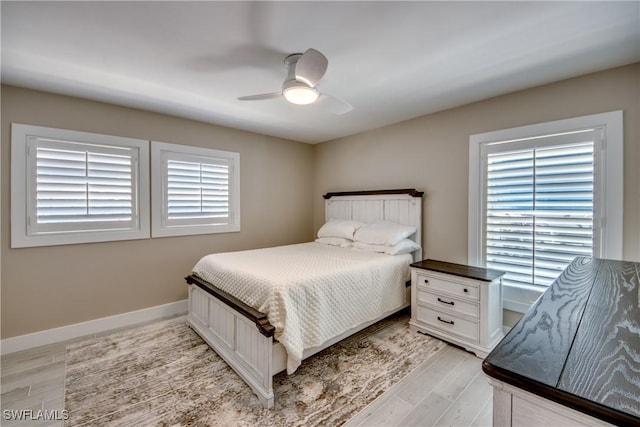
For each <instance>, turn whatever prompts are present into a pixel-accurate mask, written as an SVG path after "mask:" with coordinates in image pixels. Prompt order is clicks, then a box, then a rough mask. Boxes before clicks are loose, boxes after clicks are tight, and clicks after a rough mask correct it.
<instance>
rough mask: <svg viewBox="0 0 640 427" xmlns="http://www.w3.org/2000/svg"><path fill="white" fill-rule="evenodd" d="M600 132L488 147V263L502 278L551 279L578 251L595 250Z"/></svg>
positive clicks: (525, 282)
mask: <svg viewBox="0 0 640 427" xmlns="http://www.w3.org/2000/svg"><path fill="white" fill-rule="evenodd" d="M598 135H599V132H597V131H596V130H586V131H581V132H574V133H569V134H563V135H549V136H544V137H539V138H533V139H527V140H522V141H511V142H509V143H504V142H500V143H495V144H489V145H488V146H487V148H486V162H487V164H486V165H487V168H486V174H487V175H486V184H487V192H486V218H485V219H486V221H485V227H486V233H485V262H486V266H487V267H488V268H495V269H498V270H502V271H506V272H507V274H506V275H505V279H504V283H505V284H510V285H516V286H531V285H533V286H541V287H547V286H549V285H550V284H551V283H552V282H553V281H554V280H555V279H556V277H558V275H559V274H560V273H561V272H562V271H563V270H564V269H565V268H566V267H567V265H568V264H569V263H570V262H571V261H572V260H573V259H574V258H575V257H576V256H594V255H595V254H594V247H595V242H594V198H595V189H594V162H595V146H596V144H597V143H598Z"/></svg>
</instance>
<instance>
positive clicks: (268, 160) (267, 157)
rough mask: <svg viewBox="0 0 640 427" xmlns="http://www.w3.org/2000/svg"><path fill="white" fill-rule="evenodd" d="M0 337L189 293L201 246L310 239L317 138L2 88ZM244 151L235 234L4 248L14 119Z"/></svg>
mask: <svg viewBox="0 0 640 427" xmlns="http://www.w3.org/2000/svg"><path fill="white" fill-rule="evenodd" d="M1 90H2V92H1V97H2V105H1V108H2V128H1V131H2V155H1V161H2V168H1V169H2V170H1V173H2V176H1V183H2V199H1V207H2V211H1V212H2V214H1V219H2V224H1V226H2V241H1V245H2V248H1V249H2V251H1V254H2V272H1V274H2V288H1V291H2V294H1V296H2V306H1V310H2V334H1V336H2V338H9V337H12V336H16V335H22V334H26V333H30V332H36V331H41V330H46V329H50V328H54V327H58V326H63V325H69V324H74V323H78V322H82V321H87V320H91V319H96V318H100V317H105V316H110V315H114V314H119V313H125V312H129V311H133V310H138V309H142V308H147V307H153V306H156V305H160V304H165V303H170V302H174V301H179V300H182V299H184V298H186V296H187V293H186V284H185V283H184V280H183V277H184V276H185V275H186V274H188V273H189V271H190V269H191V267H193V265H194V263H195V262H196V261H197V260H198V259H199V258H200V257H201V256H203V255H204V254H207V253H213V252H222V251H231V250H241V249H249V248H256V247H265V246H272V245H279V244H288V243H297V242H302V241H308V240H310V239H311V237H312V228H313V225H312V219H311V218H312V200H311V198H312V189H313V187H312V185H313V181H312V180H313V173H312V170H313V157H314V154H313V146H311V145H307V144H303V143H299V142H294V141H286V140H282V139H278V138H272V137H268V136H263V135H258V134H254V133H249V132H243V131H238V130H234V129H229V128H224V127H220V126H214V125H210V124H205V123H201V122H196V121H190V120H186V119H180V118H176V117H171V116H165V115H161V114H156V113H151V112H145V111H140V110H134V109H130V108H124V107H118V106H114V105H109V104H102V103H98V102H92V101H87V100H81V99H77V98H71V97H64V96H58V95H53V94H49V93H44V92H38V91H31V90H25V89H20V88H16V87H7V86H3V87H2V88H1ZM12 122H15V123H25V124H31V125H39V126H50V127H58V128H64V129H72V130H78V131H86V132H97V133H104V134H111V135H118V136H125V137H133V138H143V139H148V140H156V141H162V142H170V143H176V144H186V145H194V146H203V147H210V148H216V149H222V150H230V151H236V152H239V153H240V170H241V177H240V180H241V222H242V231H241V232H239V233H227V234H208V235H201V236H187V237H168V238H159V239H144V240H133V241H123V242H108V243H94V244H80V245H66V246H53V247H41V248H25V249H11V248H10V247H9V246H10V223H9V221H10V207H9V199H10V197H9V196H10V186H9V184H10V168H9V163H10V123H12Z"/></svg>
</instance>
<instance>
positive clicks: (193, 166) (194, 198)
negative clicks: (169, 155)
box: [166, 159, 231, 224]
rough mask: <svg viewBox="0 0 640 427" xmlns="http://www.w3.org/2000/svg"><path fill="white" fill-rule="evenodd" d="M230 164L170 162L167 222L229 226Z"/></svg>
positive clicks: (223, 162) (210, 161) (211, 161)
mask: <svg viewBox="0 0 640 427" xmlns="http://www.w3.org/2000/svg"><path fill="white" fill-rule="evenodd" d="M230 170H231V167H230V164H229V161H228V160H220V161H215V160H213V159H211V160H209V161H208V162H207V163H203V162H187V161H178V160H168V161H167V204H166V207H167V213H166V216H167V220H168V221H170V222H173V223H174V224H180V223H192V222H195V221H197V222H204V223H209V222H218V223H228V222H229V217H230V212H229V175H230Z"/></svg>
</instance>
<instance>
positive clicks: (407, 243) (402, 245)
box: [353, 239, 420, 255]
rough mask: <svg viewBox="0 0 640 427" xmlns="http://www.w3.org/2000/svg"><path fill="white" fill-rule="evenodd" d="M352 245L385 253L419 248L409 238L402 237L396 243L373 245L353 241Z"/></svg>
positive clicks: (392, 253) (393, 253)
mask: <svg viewBox="0 0 640 427" xmlns="http://www.w3.org/2000/svg"><path fill="white" fill-rule="evenodd" d="M353 247H354V248H355V249H360V250H363V251H369V252H379V253H384V254H387V255H400V254H409V253H411V252H413V251H417V250H418V249H420V245H419V244H417V243H416V242H414V241H413V240H411V239H402V240H401V241H400V242H399V243H398V244H397V245H393V246H387V245H374V244H372V243H364V242H354V243H353Z"/></svg>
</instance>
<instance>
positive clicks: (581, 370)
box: [482, 257, 640, 426]
mask: <svg viewBox="0 0 640 427" xmlns="http://www.w3.org/2000/svg"><path fill="white" fill-rule="evenodd" d="M639 274H640V264H638V263H634V262H625V261H611V260H602V259H593V258H583V257H580V258H576V259H575V260H574V261H573V262H572V263H571V264H569V266H568V267H567V268H566V269H565V270H564V271H563V272H562V274H561V275H560V276H559V277H558V278H557V279H556V280H555V281H554V282H553V284H552V285H551V286H550V287H549V288H548V289H547V290H546V291H545V293H544V294H543V295H542V296H541V297H540V298H539V299H538V300H537V301H536V303H535V304H534V305H533V306H532V307H531V308H530V309H529V311H528V312H527V313H526V314H525V315H524V316H523V317H522V319H520V321H519V322H518V323H517V324H516V325H515V326H514V327H513V328H512V329H511V330H510V331H509V333H508V334H507V335H506V336H505V337H504V339H503V340H502V341H501V342H500V343H499V344H498V345H497V346H496V347H495V348H494V350H493V351H492V352H491V353H490V354H489V356H488V357H487V358H486V359H485V360H484V361H483V363H482V369H483V371H484V372H485V374H487V375H488V377H489V382H490V383H491V384H492V385H493V425H494V426H541V425H550V426H551V425H552V426H556V425H557V426H566V425H580V426H583V425H609V424H614V425H625V426H640V283H639V279H638V277H639Z"/></svg>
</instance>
